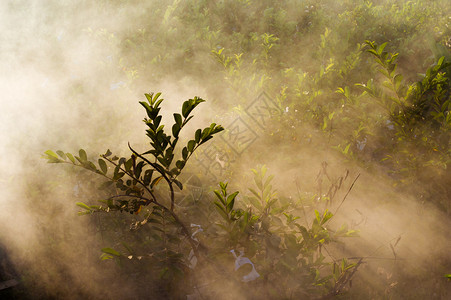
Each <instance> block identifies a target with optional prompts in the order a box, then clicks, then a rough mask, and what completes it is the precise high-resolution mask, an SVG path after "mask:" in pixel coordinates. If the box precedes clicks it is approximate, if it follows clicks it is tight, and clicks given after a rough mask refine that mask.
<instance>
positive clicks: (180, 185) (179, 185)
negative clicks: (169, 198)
mask: <svg viewBox="0 0 451 300" xmlns="http://www.w3.org/2000/svg"><path fill="white" fill-rule="evenodd" d="M174 183H175V184H176V185H177V186H178V188H179V189H180V190H183V184H182V183H181V182H180V181H178V180H177V179H174Z"/></svg>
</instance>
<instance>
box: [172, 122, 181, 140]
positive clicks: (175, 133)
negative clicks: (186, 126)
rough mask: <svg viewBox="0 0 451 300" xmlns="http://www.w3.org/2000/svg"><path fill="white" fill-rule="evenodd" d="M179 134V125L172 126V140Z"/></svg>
mask: <svg viewBox="0 0 451 300" xmlns="http://www.w3.org/2000/svg"><path fill="white" fill-rule="evenodd" d="M179 133H180V125H179V124H174V125H172V135H173V136H174V138H178V136H179Z"/></svg>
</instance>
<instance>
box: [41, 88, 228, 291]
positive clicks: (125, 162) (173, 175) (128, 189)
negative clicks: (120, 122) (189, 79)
mask: <svg viewBox="0 0 451 300" xmlns="http://www.w3.org/2000/svg"><path fill="white" fill-rule="evenodd" d="M160 95H161V94H160V93H157V94H153V93H151V94H145V96H146V98H147V102H144V101H143V102H140V104H141V105H142V106H143V107H144V108H145V110H146V113H147V118H145V119H144V123H145V124H146V125H147V130H146V133H147V137H148V138H149V139H150V149H149V150H147V151H145V152H142V153H140V152H138V151H137V150H135V149H134V148H132V147H131V146H130V144H129V150H130V152H131V155H130V157H118V156H115V155H113V154H112V152H111V151H110V150H107V151H106V153H105V154H102V155H100V158H99V159H98V160H97V161H91V160H89V159H88V155H87V154H86V151H85V150H83V149H80V151H79V154H78V156H75V155H73V154H71V153H65V152H63V151H61V150H58V151H55V152H54V151H51V150H48V151H46V152H45V156H44V157H45V158H46V159H47V160H48V162H49V163H66V164H71V165H74V166H77V167H81V168H84V169H86V170H88V171H91V172H94V173H96V174H98V175H100V176H102V177H104V178H105V179H106V181H105V182H104V183H102V184H101V185H100V189H102V190H104V191H105V192H106V193H107V195H108V196H106V197H105V199H104V200H100V202H101V205H88V204H85V203H82V202H78V203H77V205H78V206H79V207H81V208H83V209H84V210H83V211H82V212H80V214H82V215H83V214H92V213H95V212H106V213H110V212H115V211H117V212H128V213H130V214H132V215H133V214H135V215H139V214H140V213H141V215H143V216H142V217H141V219H138V220H137V221H133V222H132V224H131V226H130V228H131V229H132V230H137V229H139V228H141V227H144V225H146V224H151V225H152V226H150V228H149V226H148V228H147V230H145V231H144V235H145V239H144V242H143V243H140V242H139V239H138V242H136V240H135V245H134V247H133V246H130V245H129V244H127V243H125V242H122V243H121V244H122V245H123V248H125V250H126V251H127V252H129V254H128V255H125V254H123V253H121V252H120V251H118V250H116V249H113V248H110V247H108V248H103V249H102V252H103V255H102V259H113V258H115V259H118V260H119V261H120V260H121V259H123V258H128V259H138V260H141V259H142V258H143V257H147V258H149V259H150V261H149V266H150V270H154V273H156V274H160V275H159V278H160V279H162V280H166V282H169V283H171V282H172V283H174V284H173V285H171V284H167V283H166V284H165V285H164V286H166V293H168V292H169V290H171V289H172V288H174V286H175V284H176V282H179V281H180V280H181V278H183V276H184V275H186V276H187V275H188V274H187V273H189V272H188V271H187V270H188V269H187V267H186V266H187V265H188V262H187V261H186V257H185V256H184V255H183V254H182V251H181V249H184V248H183V245H184V243H183V241H188V244H189V245H190V247H189V248H190V249H192V250H193V251H194V253H195V255H196V257H200V255H199V253H198V249H199V247H198V246H199V245H198V244H197V243H196V242H195V241H194V240H193V238H192V236H191V230H190V228H188V227H187V225H186V224H185V222H184V221H183V220H181V218H180V217H179V216H178V214H177V212H176V205H177V201H176V197H175V195H176V192H175V189H179V190H182V189H183V184H182V183H181V182H180V181H179V180H178V177H179V175H180V174H181V172H182V171H183V170H184V168H185V166H186V164H187V162H188V161H189V159H190V157H191V156H192V155H193V153H194V152H195V151H196V150H197V149H198V147H200V146H201V145H203V144H205V143H206V142H207V141H209V140H210V139H212V138H213V136H214V135H215V134H217V133H219V132H221V131H222V130H223V127H222V126H220V125H217V124H215V123H212V124H211V125H210V126H209V127H206V128H204V129H197V130H196V132H195V134H194V138H193V139H191V140H189V141H188V142H187V143H186V145H185V146H184V147H182V148H181V150H178V142H179V138H180V132H181V130H182V129H183V128H184V127H185V126H186V125H187V123H188V122H189V121H190V120H191V119H192V117H193V116H191V115H190V114H191V112H192V111H193V110H194V109H195V108H196V107H197V106H198V105H199V104H200V103H202V102H204V100H203V99H201V98H198V97H194V98H193V99H189V100H187V101H185V102H184V103H183V105H182V111H181V113H174V114H173V116H174V124H173V125H172V128H171V129H172V130H171V133H172V134H171V133H168V132H167V131H165V128H164V125H162V124H161V121H162V115H161V114H160V109H161V108H160V104H161V103H162V101H163V99H160ZM176 156H177V157H178V159H176ZM161 182H164V183H166V185H165V187H162V186H161V184H160V183H161ZM144 208H145V209H144ZM129 235H133V233H130V234H129ZM181 236H182V237H183V236H184V237H185V238H184V239H182V238H181ZM126 238H127V237H126ZM141 240H142V238H141ZM132 242H133V241H132ZM185 248H186V247H185ZM188 251H189V250H188ZM149 273H152V271H151V272H149ZM168 278H171V280H167V279H168Z"/></svg>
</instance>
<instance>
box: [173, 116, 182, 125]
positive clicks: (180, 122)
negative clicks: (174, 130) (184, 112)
mask: <svg viewBox="0 0 451 300" xmlns="http://www.w3.org/2000/svg"><path fill="white" fill-rule="evenodd" d="M174 120H175V123H176V124H178V125H179V127H182V116H181V115H180V114H174Z"/></svg>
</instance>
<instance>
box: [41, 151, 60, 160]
mask: <svg viewBox="0 0 451 300" xmlns="http://www.w3.org/2000/svg"><path fill="white" fill-rule="evenodd" d="M44 153H45V154H47V155H48V156H50V157H53V158H56V159H57V160H59V158H58V155H56V153H55V152H53V151H52V150H47V151H45V152H44Z"/></svg>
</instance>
